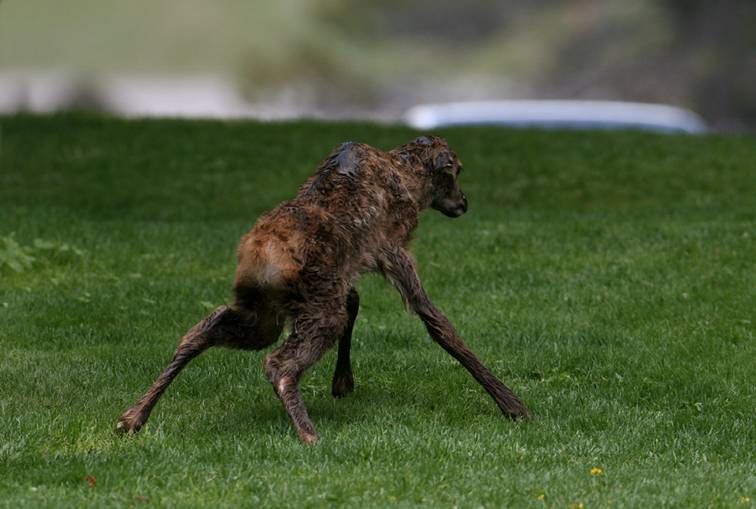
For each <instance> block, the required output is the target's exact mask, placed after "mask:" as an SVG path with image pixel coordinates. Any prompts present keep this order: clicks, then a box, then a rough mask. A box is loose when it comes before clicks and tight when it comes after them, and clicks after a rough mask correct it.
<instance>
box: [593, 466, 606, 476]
mask: <svg viewBox="0 0 756 509" xmlns="http://www.w3.org/2000/svg"><path fill="white" fill-rule="evenodd" d="M603 473H604V469H603V468H600V467H593V468H592V469H591V475H601V474H603Z"/></svg>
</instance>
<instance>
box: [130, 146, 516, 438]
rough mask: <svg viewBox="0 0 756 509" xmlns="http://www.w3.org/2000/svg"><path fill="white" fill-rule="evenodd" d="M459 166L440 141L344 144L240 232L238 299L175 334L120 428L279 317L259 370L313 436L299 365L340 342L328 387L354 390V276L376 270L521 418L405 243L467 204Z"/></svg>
mask: <svg viewBox="0 0 756 509" xmlns="http://www.w3.org/2000/svg"><path fill="white" fill-rule="evenodd" d="M461 168H462V167H461V164H460V162H459V159H458V158H457V156H456V154H454V152H452V151H451V150H450V149H449V146H448V145H447V143H446V141H445V140H443V139H442V138H438V137H430V136H423V137H420V138H418V139H416V140H414V141H412V142H410V143H408V144H406V145H403V146H401V147H398V148H396V149H394V150H392V151H390V152H382V151H380V150H378V149H375V148H373V147H370V146H368V145H364V144H359V143H352V142H348V143H344V144H341V145H340V146H338V147H337V148H336V149H335V150H334V151H333V152H332V153H331V155H330V156H329V157H328V158H326V159H325V160H324V161H323V162H322V163H321V165H320V167H319V168H318V170H317V171H316V172H315V174H314V175H313V176H312V177H310V178H309V179H308V180H307V181H306V182H305V183H304V184H303V185H302V187H300V189H299V192H298V193H297V196H296V198H294V199H293V200H291V201H288V202H284V203H281V204H280V205H278V206H277V207H276V208H274V209H273V210H272V211H270V212H268V213H267V214H265V215H263V216H262V217H261V218H260V219H259V220H258V222H257V224H255V226H254V227H253V228H252V230H251V231H250V232H249V233H248V234H247V235H245V236H244V237H242V239H241V242H240V245H239V251H238V260H239V264H238V267H237V269H236V278H235V283H234V292H235V302H234V304H233V305H232V306H230V307H229V306H221V307H219V308H218V309H217V310H216V311H214V312H213V313H212V314H211V315H210V316H208V317H207V318H205V319H204V320H203V321H201V322H200V323H199V324H197V325H195V326H194V327H193V328H192V329H191V330H190V331H189V332H188V333H187V334H186V335H185V336H184V337H183V338H182V339H181V342H180V343H179V346H178V348H177V350H176V353H175V355H174V358H173V360H172V361H171V363H170V364H169V365H168V367H167V368H166V369H165V371H164V372H163V373H162V374H161V375H160V377H158V379H157V380H156V381H155V383H154V384H153V386H152V387H151V388H150V390H149V391H148V392H147V393H146V394H145V395H144V396H143V397H142V399H140V400H139V401H138V402H137V403H136V404H135V405H134V406H133V407H131V408H130V409H129V410H127V411H126V412H125V413H124V414H123V415H122V416H121V418H120V419H119V422H118V429H119V430H122V431H136V430H138V429H139V428H140V427H141V426H142V425H144V423H145V422H146V420H147V418H148V417H149V414H150V411H151V410H152V408H153V406H154V405H155V403H156V402H157V400H158V399H159V398H160V395H161V394H162V393H163V391H164V390H165V388H166V387H167V386H168V384H169V383H170V382H171V380H173V378H175V376H176V375H177V374H178V372H179V371H180V370H181V369H182V368H183V367H184V366H185V365H186V364H187V363H188V362H189V361H190V360H191V359H192V358H194V357H195V356H197V355H199V354H200V353H201V352H202V351H204V350H205V349H207V348H209V347H211V346H227V347H234V348H242V349H251V350H259V349H262V348H265V347H266V346H269V345H271V344H273V343H274V342H275V341H276V340H277V339H278V337H279V336H280V334H281V332H282V330H283V326H284V322H285V321H289V322H290V324H291V333H290V334H289V336H288V338H287V340H286V341H285V342H284V343H283V344H282V345H281V346H280V347H278V348H277V349H276V350H274V351H273V352H271V353H269V354H268V355H267V356H266V357H265V362H264V369H265V374H266V376H267V377H268V379H269V380H270V383H271V384H272V385H273V389H274V391H275V393H276V395H278V397H279V398H280V399H281V401H282V402H283V405H284V407H285V408H286V411H287V412H288V414H289V415H290V417H291V419H292V421H293V423H294V426H295V428H296V430H297V432H298V434H299V437H300V439H301V440H302V441H304V442H307V443H310V442H314V441H315V440H317V439H318V434H317V432H316V430H315V427H314V426H313V424H312V422H311V421H310V418H309V416H308V415H307V410H306V409H305V406H304V403H303V401H302V397H301V395H300V393H299V389H298V383H299V379H300V377H301V376H302V374H303V373H304V372H305V370H306V369H307V368H309V367H310V366H312V365H313V364H314V363H315V362H317V361H318V360H319V359H320V357H321V356H322V355H323V353H325V351H326V350H327V349H329V348H330V347H332V346H333V345H334V344H335V343H336V342H338V343H339V349H338V358H337V362H336V372H335V373H334V378H333V384H332V392H333V395H334V396H343V395H345V394H347V393H349V392H350V391H352V389H353V387H354V382H353V377H352V368H351V364H350V360H349V352H350V348H351V336H352V327H353V325H354V320H355V317H356V316H357V311H358V309H359V296H358V294H357V292H356V290H355V289H354V287H353V284H354V282H355V280H356V279H357V278H358V277H359V276H360V275H362V274H364V273H366V272H379V273H381V274H383V275H384V276H385V277H386V278H387V279H388V280H389V281H390V282H391V283H392V284H393V285H394V286H395V287H396V288H397V289H398V290H399V292H400V294H401V295H402V298H403V299H404V302H405V304H406V306H407V308H408V309H410V310H412V311H414V312H415V313H417V315H418V316H419V317H420V318H421V319H422V320H423V322H424V323H425V325H426V328H427V329H428V332H429V334H430V335H431V337H432V338H433V339H434V340H435V341H436V342H437V343H439V345H440V346H441V347H442V348H444V350H446V351H447V352H449V353H450V354H451V355H452V356H454V358H456V359H457V360H458V361H459V362H460V363H461V364H462V365H463V366H464V367H465V368H467V369H468V371H470V373H471V374H472V376H473V377H474V378H475V379H476V380H477V381H478V382H479V383H480V384H481V385H482V386H483V387H484V388H485V389H486V390H487V391H488V393H489V394H490V395H491V397H492V398H493V399H494V401H495V402H496V404H497V405H498V406H499V408H500V409H501V410H502V412H504V414H506V415H507V416H509V417H511V418H518V417H527V416H529V415H530V413H529V411H528V409H527V408H526V407H525V405H524V404H523V403H522V402H521V401H520V400H519V399H518V398H517V397H516V396H515V395H514V394H513V393H512V392H511V391H510V390H509V389H508V388H507V387H506V386H505V385H504V384H502V383H501V382H500V381H499V380H498V379H497V378H496V377H495V376H494V375H493V374H491V372H490V371H489V370H488V369H486V367H485V366H483V364H481V363H480V361H479V360H478V359H477V358H476V357H475V355H474V354H473V353H472V352H471V351H470V350H469V349H468V348H467V347H466V346H465V345H464V343H462V341H461V340H460V338H459V336H458V335H457V332H456V331H455V330H454V327H453V325H452V324H451V322H450V321H449V320H448V319H447V318H446V317H445V316H444V315H443V314H442V313H441V312H440V311H439V310H438V309H437V308H436V307H435V306H434V305H433V303H432V302H431V301H430V299H429V298H428V295H427V294H426V293H425V290H424V289H423V287H422V284H421V282H420V278H419V277H418V275H417V269H416V267H415V261H414V259H413V257H412V255H411V254H410V253H409V251H407V250H406V247H407V245H408V243H409V241H410V237H411V235H412V232H413V231H414V230H415V228H416V227H417V224H418V214H419V213H420V212H421V211H422V210H423V209H426V208H428V207H431V208H435V209H437V210H439V211H441V212H443V213H444V214H446V215H448V216H451V217H457V216H459V215H461V214H463V213H464V212H465V211H466V210H467V199H466V198H465V196H464V194H463V193H462V192H461V191H460V189H459V186H458V180H457V177H458V175H459V172H460V171H461Z"/></svg>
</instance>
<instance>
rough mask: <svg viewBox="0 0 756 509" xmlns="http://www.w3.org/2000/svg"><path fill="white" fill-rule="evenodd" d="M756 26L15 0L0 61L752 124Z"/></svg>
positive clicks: (328, 98)
mask: <svg viewBox="0 0 756 509" xmlns="http://www.w3.org/2000/svg"><path fill="white" fill-rule="evenodd" d="M754 26H756V2H754V1H753V0H725V1H721V2H705V1H703V0H686V1H683V0H657V1H652V0H636V1H633V2H627V1H622V0H564V1H556V0H531V1H529V2H515V1H512V0H503V1H493V0H470V1H468V2H464V3H463V2H456V1H452V0H435V1H432V2H431V1H429V0H420V1H415V2H403V1H399V0H381V1H378V0H363V1H362V2H360V3H359V4H355V3H354V2H348V1H347V0H312V1H305V0H281V1H278V2H247V1H241V0H215V1H213V2H201V1H197V0H180V1H179V0H154V1H147V0H132V1H131V2H119V3H111V2H107V3H106V2H101V1H98V0H67V1H66V2H56V1H53V0H47V1H36V2H30V1H25V0H5V1H1V3H0V73H3V72H9V71H30V70H31V71H40V70H55V71H63V72H65V73H67V74H68V75H72V76H75V77H76V79H77V80H79V81H80V82H81V83H86V82H87V80H92V79H95V78H96V77H97V76H100V75H103V74H114V73H118V74H128V75H171V74H180V75H189V74H204V75H214V76H216V75H217V76H223V77H224V78H228V79H230V80H232V83H233V84H234V87H235V89H236V90H237V91H238V92H239V93H240V95H241V96H242V97H243V98H244V99H246V100H247V101H248V102H249V103H251V104H253V105H254V104H257V105H267V107H269V108H273V109H275V108H276V107H279V108H289V109H290V110H291V111H298V112H301V113H303V114H307V113H308V112H330V113H332V114H334V115H350V114H359V113H360V112H373V113H379V114H381V115H385V116H387V117H391V116H393V115H397V114H399V113H401V112H402V111H404V110H405V109H406V108H408V107H410V106H412V105H413V104H416V103H418V102H435V101H446V100H477V99H511V98H582V99H619V100H632V101H644V102H662V103H671V104H674V105H678V106H684V107H688V108H691V109H693V110H695V111H697V112H699V113H701V114H702V115H703V116H704V117H705V118H706V119H707V120H708V121H709V122H710V123H711V124H712V125H713V126H714V127H715V128H720V129H725V130H731V129H732V130H737V129H743V128H749V129H754V128H756V93H754V92H753V91H754V90H756V30H754V29H753V27H754ZM95 102H96V101H95Z"/></svg>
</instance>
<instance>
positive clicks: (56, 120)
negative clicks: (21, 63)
mask: <svg viewBox="0 0 756 509" xmlns="http://www.w3.org/2000/svg"><path fill="white" fill-rule="evenodd" d="M0 129H2V142H1V145H0V253H4V252H5V251H2V249H3V248H4V247H7V246H8V245H9V244H7V239H11V240H12V242H13V243H14V244H15V247H14V253H16V255H14V256H16V258H19V255H18V253H19V252H20V253H24V254H25V255H27V256H30V257H32V258H33V260H30V261H29V263H28V264H27V265H28V266H27V265H24V266H23V267H22V269H23V270H20V271H17V270H13V269H12V267H10V266H6V265H7V263H6V264H5V265H3V264H2V262H0V346H2V353H1V354H0V505H2V504H5V505H7V506H8V507H19V506H28V507H44V506H47V507H64V506H68V507H82V506H88V505H91V506H131V505H140V504H148V505H158V506H179V505H180V506H184V505H196V506H199V505H207V506H213V507H216V506H229V507H239V506H242V505H247V506H251V507H283V506H305V507H313V506H326V505H344V506H350V507H363V506H379V507H380V506H387V505H393V504H399V505H403V506H411V505H421V504H425V505H428V506H433V507H439V506H452V505H459V506H461V507H472V506H490V507H503V506H512V507H541V506H544V505H545V506H555V507H569V506H571V505H575V506H576V507H578V506H579V504H580V503H581V502H582V503H583V504H584V505H585V507H607V506H612V507H623V506H630V507H659V506H675V507H703V506H710V507H736V506H741V507H752V504H753V500H754V498H755V496H756V491H755V488H756V467H755V466H754V465H756V454H754V451H755V448H754V443H756V433H755V432H754V429H755V427H754V420H753V415H754V414H756V401H755V400H756V394H755V392H754V388H753V387H754V386H753V382H754V366H755V365H756V362H755V361H756V345H755V344H754V320H756V317H755V316H754V310H755V309H756V296H755V293H754V288H756V285H755V283H756V280H755V279H754V260H756V242H755V240H756V238H755V237H756V205H755V203H756V202H754V196H755V194H754V192H755V191H754V190H756V143H754V139H753V138H747V137H742V138H730V137H728V138H725V137H696V138H694V137H685V136H680V137H674V136H673V137H669V136H655V135H646V134H638V133H595V134H589V133H574V132H570V133H562V132H533V131H510V130H501V129H459V130H449V131H445V132H441V133H438V134H442V135H444V136H446V137H447V139H448V140H449V142H450V144H451V146H452V147H454V148H455V150H456V151H457V152H458V153H459V155H460V157H461V159H462V161H463V162H464V164H465V172H464V174H463V175H462V177H461V183H462V188H463V189H464V191H465V192H466V194H467V195H468V197H469V199H470V212H469V213H468V214H467V215H465V216H463V217H462V218H460V219H457V220H450V219H447V218H444V217H442V216H441V215H440V214H438V213H434V212H429V213H427V214H426V215H425V216H424V217H423V223H422V225H421V227H420V229H419V231H418V234H417V240H416V242H415V244H414V252H415V253H416V255H417V258H418V262H419V266H420V270H421V275H422V276H423V278H424V281H425V283H426V286H427V287H428V291H429V293H430V294H431V296H432V297H434V299H435V301H436V303H437V304H438V305H439V307H440V308H441V309H443V310H444V311H445V312H447V314H448V315H449V317H450V318H451V319H452V321H453V322H455V324H456V325H457V328H458V329H459V331H460V333H461V335H462V337H463V338H464V339H465V340H466V341H467V343H468V344H469V345H470V347H471V348H472V349H473V350H475V351H476V353H478V354H479V357H480V358H481V360H483V361H484V362H485V363H486V364H487V365H489V366H490V367H491V369H492V371H493V372H494V373H496V374H497V375H498V376H500V377H501V378H502V380H504V382H505V383H507V385H509V386H510V387H511V388H512V389H513V390H515V392H517V393H518V394H519V395H520V396H521V397H522V398H523V399H524V400H525V401H526V402H527V403H528V404H529V406H530V408H531V409H532V410H533V411H534V412H535V413H536V414H537V415H538V419H537V420H536V421H534V422H521V423H512V422H509V421H507V420H505V419H504V418H503V417H502V416H501V414H500V413H499V411H498V410H497V409H496V407H495V405H494V404H493V403H492V402H491V401H490V399H489V398H488V396H487V395H486V394H485V393H484V392H483V391H482V390H481V389H480V387H479V386H478V385H477V384H476V383H475V382H474V381H473V380H472V379H471V378H470V376H469V375H468V374H467V373H466V372H465V371H464V370H463V369H462V368H461V367H460V366H458V365H457V364H456V363H455V361H454V360H453V359H451V358H450V357H449V356H448V355H447V354H445V353H444V352H443V351H441V349H440V348H438V347H437V346H436V345H434V344H432V343H431V342H430V340H429V339H428V338H427V336H426V333H425V331H424V329H423V327H422V325H421V324H420V322H419V321H418V320H417V319H415V318H413V317H410V316H407V315H405V314H404V312H403V310H402V307H401V302H400V299H399V297H398V296H397V295H396V293H395V292H394V291H393V290H391V289H390V288H389V287H388V286H387V285H385V284H384V282H383V281H382V280H380V279H379V278H376V277H367V278H365V279H364V280H363V281H362V282H361V283H360V285H359V288H360V291H361V297H362V299H361V302H362V308H361V310H360V315H359V318H358V320H357V324H356V326H355V336H354V351H353V360H354V367H355V379H356V392H355V393H354V394H353V395H351V396H349V397H347V398H345V399H344V400H339V401H334V400H333V399H332V398H331V396H330V375H331V372H332V369H333V364H334V361H335V355H333V354H329V355H327V356H326V358H325V359H324V360H323V361H322V362H321V363H320V364H318V365H316V367H315V368H314V369H313V370H312V371H311V373H310V375H309V376H308V377H306V378H305V380H304V382H303V392H304V395H305V399H306V401H307V403H308V408H309V409H310V413H311V416H312V418H313V420H314V422H315V423H316V425H317V426H318V429H319V430H320V432H321V434H322V440H321V441H320V442H319V443H318V444H317V445H316V446H314V447H307V446H303V445H302V444H300V443H299V441H298V440H297V438H296V436H295V434H294V433H293V431H292V428H291V425H290V423H289V419H288V418H287V417H286V415H285V414H284V412H283V409H282V407H281V405H280V403H279V402H278V401H277V400H276V398H275V396H274V394H273V391H272V390H271V388H270V387H269V385H268V384H267V382H266V381H265V379H264V377H263V375H262V370H261V361H262V354H260V353H246V352H236V351H227V350H220V349H217V350H214V351H211V352H209V353H207V354H205V355H203V356H202V357H200V358H198V359H197V360H196V361H195V362H194V363H193V364H192V365H190V366H189V367H188V368H187V369H186V371H185V372H184V373H182V375H181V376H180V377H179V379H178V380H177V381H176V382H175V384H174V385H173V386H171V387H170V389H169V390H168V392H167V393H166V395H165V397H164V398H163V399H162V400H161V402H160V403H159V405H158V407H157V408H156V410H155V412H154V413H153V416H152V418H151V420H150V422H149V423H148V425H147V426H146V428H145V429H144V430H143V431H142V432H141V433H140V434H139V435H137V436H135V437H131V438H124V437H119V436H116V435H115V434H114V433H113V432H112V430H113V427H114V425H115V420H116V418H117V417H118V415H119V414H120V412H121V411H122V410H124V409H125V408H126V407H127V406H129V405H130V404H131V403H133V402H134V400H135V399H136V398H138V397H139V396H140V395H141V394H142V393H143V392H144V390H145V389H146V388H147V386H148V385H149V384H150V383H151V382H152V380H153V379H154V377H155V376H156V375H157V374H158V373H159V371H160V370H161V369H162V368H163V367H164V365H165V364H166V362H167V361H168V359H169V358H170V355H171V353H172V351H173V348H174V347H175V344H176V342H177V340H178V338H179V336H180V335H181V334H183V333H184V332H185V331H186V329H187V328H188V327H189V326H191V325H192V324H194V323H196V322H197V321H198V320H199V319H200V318H201V317H202V316H204V315H205V314H206V313H207V312H208V307H213V306H214V305H217V304H220V303H222V302H225V301H227V300H228V298H229V296H230V292H229V289H230V288H229V287H230V282H231V277H232V274H233V269H234V263H235V260H234V252H235V248H236V242H237V240H238V238H239V236H240V235H241V234H243V233H244V232H245V231H246V230H247V229H248V228H249V226H250V225H251V224H252V222H253V221H254V220H255V218H256V217H257V215H258V214H260V213H261V212H262V211H264V210H266V209H269V208H270V207H272V206H273V205H275V204H276V203H277V202H279V201H281V200H283V199H286V198H289V197H291V196H293V194H294V193H295V190H296V188H297V186H298V185H299V184H300V183H301V182H302V181H303V180H304V179H305V177H306V176H307V175H309V174H310V173H311V172H312V171H313V170H314V168H315V167H316V165H317V164H318V162H319V160H320V159H321V158H322V157H324V156H325V155H326V154H328V152H329V151H330V149H331V148H332V147H333V146H335V145H336V144H337V143H339V142H342V141H345V140H350V139H351V140H358V141H364V142H367V143H370V144H372V145H375V146H378V147H382V148H389V147H392V146H394V145H397V144H399V143H401V142H404V141H407V140H408V139H410V138H411V137H413V136H415V135H416V133H413V132H411V131H409V130H407V129H404V128H394V127H376V126H372V125H366V124H317V123H307V122H305V123H284V124H257V123H247V122H243V123H219V122H183V121H131V122H125V121H115V120H110V119H105V118H99V117H88V116H65V117H45V118H31V117H17V118H5V119H0ZM14 232H15V234H14ZM12 234H13V235H12ZM35 239H36V240H35ZM64 246H65V247H64ZM0 256H2V255H0ZM8 256H11V255H8ZM0 260H2V258H0ZM594 467H597V468H600V469H601V470H602V471H601V473H598V471H595V472H597V473H596V474H595V475H594V474H592V473H591V469H592V468H594ZM87 476H92V477H93V478H94V479H90V480H89V482H88V481H87V479H86V478H87ZM92 483H94V485H93V486H90V484H92ZM541 498H542V500H541Z"/></svg>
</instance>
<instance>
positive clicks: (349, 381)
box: [331, 373, 354, 398]
mask: <svg viewBox="0 0 756 509" xmlns="http://www.w3.org/2000/svg"><path fill="white" fill-rule="evenodd" d="M352 391H354V379H353V378H352V374H351V373H347V374H344V375H340V376H336V377H334V378H333V384H332V385H331V394H333V397H334V398H343V397H344V396H346V395H347V394H349V393H350V392H352Z"/></svg>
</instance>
